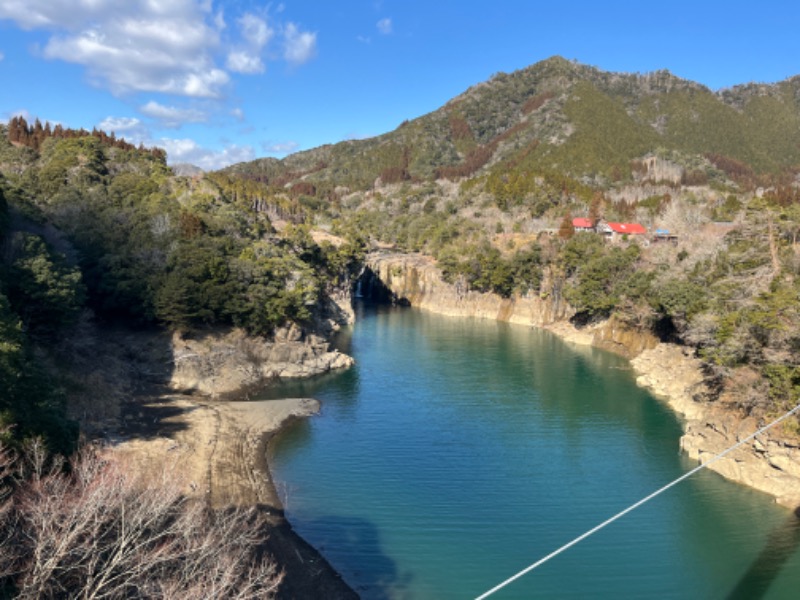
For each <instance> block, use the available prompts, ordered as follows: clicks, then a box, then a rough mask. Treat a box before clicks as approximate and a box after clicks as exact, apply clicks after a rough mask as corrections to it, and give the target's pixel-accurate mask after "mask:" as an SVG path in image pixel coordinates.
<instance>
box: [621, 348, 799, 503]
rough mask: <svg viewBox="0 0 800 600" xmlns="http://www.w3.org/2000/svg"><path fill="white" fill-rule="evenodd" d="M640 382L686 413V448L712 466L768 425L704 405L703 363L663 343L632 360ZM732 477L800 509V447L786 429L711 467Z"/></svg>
mask: <svg viewBox="0 0 800 600" xmlns="http://www.w3.org/2000/svg"><path fill="white" fill-rule="evenodd" d="M631 364H632V366H633V368H634V369H635V370H636V372H637V373H639V377H638V379H637V383H638V384H639V385H641V386H643V387H645V388H648V389H649V390H651V391H652V392H653V393H654V394H655V395H656V396H659V397H662V398H664V399H665V400H666V401H667V403H668V404H669V405H670V406H671V407H672V408H673V409H674V410H675V411H677V412H678V413H680V414H681V415H683V417H684V419H685V421H684V432H685V433H684V435H683V437H682V438H681V448H682V449H683V450H684V451H685V452H686V453H687V454H688V455H689V456H690V457H691V458H693V459H696V460H698V461H700V462H706V461H708V460H709V459H711V458H713V457H714V456H716V455H717V454H719V453H720V452H722V451H724V450H726V449H727V448H730V447H731V446H733V445H734V444H736V443H737V442H739V441H740V440H742V439H744V438H746V437H748V436H749V435H751V434H752V433H754V432H755V431H757V430H758V428H759V426H762V425H763V424H764V423H758V422H757V421H756V419H754V418H753V417H748V418H743V417H742V416H741V415H739V414H737V412H736V411H735V410H732V409H731V408H729V407H726V406H725V405H724V404H721V403H720V402H700V401H698V400H697V398H702V397H704V396H707V395H708V390H707V388H706V385H705V382H704V379H703V373H702V363H701V362H700V360H698V359H697V358H694V357H693V356H692V355H691V353H690V351H689V350H688V349H687V348H683V347H680V346H676V345H674V344H660V345H659V346H657V347H656V348H653V349H651V350H646V351H644V352H642V353H641V354H640V355H639V356H637V357H636V358H634V359H633V360H632V361H631ZM708 468H709V469H712V470H714V471H716V472H718V473H720V474H722V475H723V476H725V477H727V478H728V479H732V480H733V481H737V482H739V483H744V484H746V485H749V486H750V487H753V488H755V489H757V490H761V491H762V492H766V493H768V494H771V495H772V496H774V497H775V498H776V500H777V502H778V503H780V504H782V505H784V506H787V507H789V508H797V507H800V448H798V447H797V445H795V444H791V443H788V442H786V441H785V440H783V439H781V436H780V430H777V431H775V430H771V431H769V432H765V433H764V434H763V435H762V436H759V437H758V438H756V440H755V443H753V444H744V445H743V446H742V447H741V448H738V449H737V450H735V451H733V452H731V453H730V454H728V455H726V456H725V457H724V458H722V459H720V460H718V461H716V462H714V463H712V464H710V465H709V467H708Z"/></svg>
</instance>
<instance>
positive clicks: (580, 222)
mask: <svg viewBox="0 0 800 600" xmlns="http://www.w3.org/2000/svg"><path fill="white" fill-rule="evenodd" d="M572 227H573V228H574V229H575V231H594V230H595V229H594V223H592V220H591V219H586V218H584V217H576V218H574V219H572Z"/></svg>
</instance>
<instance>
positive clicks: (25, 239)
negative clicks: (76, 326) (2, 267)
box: [6, 233, 85, 336]
mask: <svg viewBox="0 0 800 600" xmlns="http://www.w3.org/2000/svg"><path fill="white" fill-rule="evenodd" d="M8 246H9V247H8V253H9V255H10V257H11V260H10V265H9V267H8V277H7V283H6V287H7V293H8V297H9V300H10V301H11V304H12V306H13V307H14V308H15V310H16V311H17V312H18V313H19V314H20V315H21V316H22V320H23V322H24V323H25V325H26V326H27V327H28V328H29V329H30V330H31V332H32V333H35V334H37V335H46V336H52V335H54V334H55V333H56V332H57V331H58V329H59V328H61V327H63V326H64V325H68V324H70V323H72V322H74V320H75V319H76V318H77V316H78V314H79V313H80V311H81V309H82V308H83V302H84V299H85V288H84V286H83V283H82V281H81V273H80V271H79V270H78V269H77V268H76V267H70V266H69V265H68V264H67V263H66V260H65V259H64V257H63V256H59V255H57V254H56V253H54V252H52V251H51V250H50V249H49V248H48V247H47V244H45V242H44V240H42V239H41V238H40V237H39V236H35V235H32V234H24V233H18V234H15V235H14V236H13V237H12V239H11V240H10V243H9V244H8Z"/></svg>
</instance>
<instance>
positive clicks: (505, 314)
mask: <svg viewBox="0 0 800 600" xmlns="http://www.w3.org/2000/svg"><path fill="white" fill-rule="evenodd" d="M367 265H368V267H369V268H370V269H371V271H372V273H373V274H374V276H375V278H376V279H377V280H378V282H379V283H380V284H381V285H383V286H385V287H386V288H387V289H388V290H389V292H390V293H391V297H392V298H393V299H396V300H399V301H402V302H405V303H408V304H410V305H411V306H414V307H417V308H420V309H422V310H427V311H431V312H434V313H437V314H441V315H446V316H458V317H474V318H483V319H492V320H498V321H506V322H509V323H515V324H520V325H527V326H529V327H541V328H544V329H547V330H549V331H551V332H552V333H554V334H555V335H557V336H559V337H560V338H562V339H563V340H565V341H567V342H569V343H574V344H579V345H588V346H594V347H598V348H602V349H604V350H608V351H610V352H614V353H615V354H619V355H621V356H624V357H626V358H628V359H629V360H631V364H632V367H633V369H634V370H635V371H636V373H637V383H639V385H641V386H642V387H645V388H647V389H649V390H650V391H651V392H652V393H653V394H654V395H656V396H657V397H659V398H662V399H664V400H665V401H666V402H667V403H668V405H669V406H670V407H671V408H672V409H673V410H675V411H676V412H677V413H678V414H679V415H680V416H681V419H682V424H683V428H684V435H683V436H682V437H681V441H680V447H681V449H682V450H684V451H685V452H686V453H687V454H688V455H689V456H690V457H691V458H693V459H695V460H698V461H705V460H708V459H709V458H711V457H712V456H715V455H716V454H718V453H719V452H721V451H723V450H725V449H726V448H728V447H730V446H732V445H734V444H735V443H736V442H738V441H739V440H741V439H743V438H744V437H746V436H748V435H750V434H751V433H753V432H754V431H756V430H757V427H758V425H759V423H758V421H757V420H756V419H754V418H752V417H747V416H746V415H742V414H740V413H739V411H738V410H737V409H736V407H735V406H731V405H728V404H727V403H726V402H724V401H721V400H715V401H713V402H708V401H706V402H698V401H697V400H696V398H710V397H713V394H711V393H710V392H709V390H707V389H706V388H705V387H704V386H705V383H704V377H703V373H702V363H701V361H700V360H698V359H697V358H696V357H694V354H693V352H692V351H691V349H690V348H686V347H682V346H677V345H675V344H665V343H662V342H660V341H659V340H658V338H656V337H655V336H653V335H652V334H650V333H647V332H641V331H637V330H635V329H632V328H630V327H627V326H625V325H624V324H621V323H618V322H616V321H614V320H613V319H611V320H608V321H605V322H602V323H598V324H595V325H593V326H587V327H583V328H580V329H579V328H576V327H575V326H573V325H572V324H571V322H570V321H569V319H570V317H571V316H572V315H573V314H574V310H573V309H572V308H571V307H570V306H569V305H568V304H567V303H566V302H565V301H564V300H563V299H561V298H553V297H548V298H539V297H538V296H534V297H513V298H501V297H500V296H498V295H496V294H492V293H479V292H475V291H468V290H464V289H460V288H459V286H457V285H454V284H450V283H447V282H445V281H444V280H443V279H442V275H441V271H440V270H439V268H438V267H437V266H436V262H435V261H434V260H433V259H431V258H430V257H425V256H421V255H416V254H389V253H375V254H373V255H372V256H370V257H368V260H367ZM772 416H778V415H772ZM761 424H762V425H763V423H761ZM799 444H800V443H798V442H797V441H796V436H794V437H793V436H789V435H781V434H780V432H777V431H774V430H773V431H771V432H769V434H768V435H765V436H763V439H760V440H759V441H757V442H756V443H755V444H753V445H752V446H749V447H747V448H744V447H743V448H741V449H739V450H737V451H736V452H735V453H732V454H730V455H729V456H727V457H726V458H725V459H723V460H720V461H718V462H715V463H714V464H713V465H711V466H710V468H711V469H713V470H715V471H717V472H718V473H720V474H722V475H723V476H725V477H726V478H728V479H731V480H732V481H735V482H737V483H742V484H745V485H748V486H750V487H753V488H755V489H757V490H760V491H762V492H765V493H767V494H770V495H772V496H773V497H774V498H775V500H776V501H777V502H778V503H779V504H781V505H784V506H787V507H789V508H792V509H795V508H798V507H800V446H799Z"/></svg>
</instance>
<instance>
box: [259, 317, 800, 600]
mask: <svg viewBox="0 0 800 600" xmlns="http://www.w3.org/2000/svg"><path fill="white" fill-rule="evenodd" d="M339 344H340V346H341V347H342V348H343V349H344V350H345V351H347V352H348V353H350V354H352V355H353V356H354V357H355V359H356V361H357V365H356V367H355V368H353V369H352V370H350V371H347V372H344V373H341V374H337V375H329V376H325V377H322V378H319V379H315V380H313V381H306V382H301V383H295V384H287V385H282V386H280V387H279V388H275V389H271V390H269V392H267V393H265V395H264V396H263V397H285V396H313V397H316V398H319V399H320V400H321V401H322V404H323V407H322V411H321V414H320V415H319V416H317V417H313V418H311V419H308V420H304V421H299V422H297V423H295V424H293V425H292V426H290V427H289V428H288V429H286V430H285V431H284V432H283V433H281V434H280V436H279V437H278V439H277V440H276V441H275V443H274V444H273V446H272V449H273V451H272V455H271V457H270V461H271V465H272V468H273V473H274V476H275V480H276V484H277V486H278V490H279V492H280V493H281V495H282V497H283V499H284V501H285V506H286V511H287V515H288V517H289V519H290V520H291V522H292V523H293V525H294V527H295V529H296V530H297V531H298V532H299V533H300V534H301V535H302V536H303V537H305V538H306V539H307V540H308V541H309V542H310V543H311V544H313V545H314V546H316V547H317V548H319V549H320V550H321V551H322V553H323V554H324V555H325V556H326V557H327V558H328V560H329V561H330V562H331V563H332V564H333V566H334V567H335V568H337V569H338V570H339V572H340V573H341V574H342V575H343V577H344V578H345V580H346V581H348V582H349V583H350V584H351V585H352V586H353V587H354V588H355V589H356V590H357V591H358V592H359V593H360V594H361V595H362V597H363V598H365V599H372V598H376V599H414V600H417V599H448V598H474V597H475V596H477V595H479V594H481V593H483V592H484V591H486V590H488V589H489V588H492V587H493V586H495V585H496V584H498V583H499V582H500V581H502V580H504V579H506V578H507V577H509V576H511V575H513V574H514V573H516V572H518V571H519V570H521V569H522V568H524V567H526V566H527V565H529V564H531V563H533V562H534V561H536V560H538V559H539V558H541V557H542V556H544V555H546V554H548V553H550V552H551V551H553V550H555V549H556V548H558V547H560V546H561V545H562V544H564V543H566V542H568V541H570V540H571V539H573V538H574V537H576V536H578V535H580V534H581V533H583V532H584V531H586V530H588V529H590V528H592V527H593V526H595V525H597V524H598V523H600V522H602V521H604V520H605V519H607V518H608V517H610V516H612V515H614V514H615V513H617V512H618V511H620V510H622V509H623V508H625V507H627V506H628V505H630V504H632V503H633V502H635V501H636V500H639V499H640V498H642V497H644V496H646V495H647V494H649V493H651V492H652V491H654V490H656V489H658V488H659V487H661V486H662V485H664V484H665V483H667V482H669V481H671V480H673V479H675V478H676V477H678V476H680V475H681V474H682V473H684V472H686V471H687V470H689V469H691V468H692V467H694V466H695V463H693V462H691V461H689V460H688V459H686V458H685V457H683V456H682V455H681V454H680V453H679V450H678V438H679V436H680V434H681V429H680V424H679V422H678V420H677V419H676V417H675V416H674V415H673V413H672V412H671V411H670V410H669V409H667V408H666V407H665V406H664V405H663V404H662V403H661V402H659V401H658V400H656V399H654V398H653V397H652V396H651V395H649V394H648V393H646V392H644V391H643V390H641V389H639V388H638V387H636V385H635V383H634V377H633V374H632V372H631V371H630V370H629V367H628V364H627V362H626V361H624V360H623V359H620V358H619V357H617V356H614V355H611V354H608V353H605V352H602V351H599V350H595V349H590V348H575V347H573V346H568V345H566V344H564V343H563V342H562V341H561V340H559V339H558V338H556V337H554V336H553V335H551V334H549V333H547V332H543V331H538V330H532V329H529V328H526V327H520V326H510V325H507V324H502V323H495V322H489V321H479V320H471V319H452V318H446V317H440V316H436V315H431V314H427V313H423V312H419V311H416V310H413V309H388V308H383V309H376V308H369V309H362V310H361V313H360V314H359V317H358V322H357V324H356V325H355V326H354V327H353V328H352V329H350V330H348V331H346V332H345V333H344V335H343V336H342V337H341V339H340V340H339ZM798 541H800V533H799V532H798V528H797V527H796V519H794V517H793V516H792V515H791V514H790V513H789V512H788V511H786V510H784V509H781V508H779V507H776V506H775V505H774V504H773V503H772V501H771V499H770V498H768V497H767V496H764V495H762V494H760V493H758V492H755V491H752V490H749V489H747V488H745V487H742V486H739V485H735V484H733V483H730V482H727V481H725V480H723V479H722V478H720V477H719V476H717V475H716V474H714V473H710V472H709V473H706V472H701V473H699V474H698V475H696V476H695V477H693V478H691V479H689V480H687V481H685V482H683V483H681V484H680V485H678V486H676V487H675V488H673V489H671V490H670V491H668V492H666V493H665V494H663V495H661V496H659V497H658V498H656V499H655V500H653V501H652V502H650V503H648V504H646V505H644V506H643V507H641V508H640V509H638V510H636V511H634V512H632V513H630V514H629V515H627V516H626V517H624V518H623V519H621V520H619V521H617V522H615V523H614V524H612V525H611V526H609V527H608V528H606V529H603V530H602V531H600V532H599V533H597V534H596V535H594V536H592V537H590V538H589V539H587V540H585V541H584V542H582V543H581V544H578V545H577V546H575V547H573V548H571V549H569V550H568V551H566V552H565V553H563V554H561V555H559V556H558V557H556V558H555V559H553V560H552V561H550V562H548V563H547V564H545V565H543V566H542V567H540V568H539V569H536V570H534V571H533V572H531V573H529V574H528V575H526V576H525V577H523V578H522V579H520V580H518V581H516V582H515V583H513V584H511V585H510V586H509V587H507V588H506V589H504V590H503V591H501V592H499V593H497V594H496V595H495V596H493V598H498V599H501V598H748V599H751V598H762V597H764V598H796V597H800V593H798V590H800V552H798Z"/></svg>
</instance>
